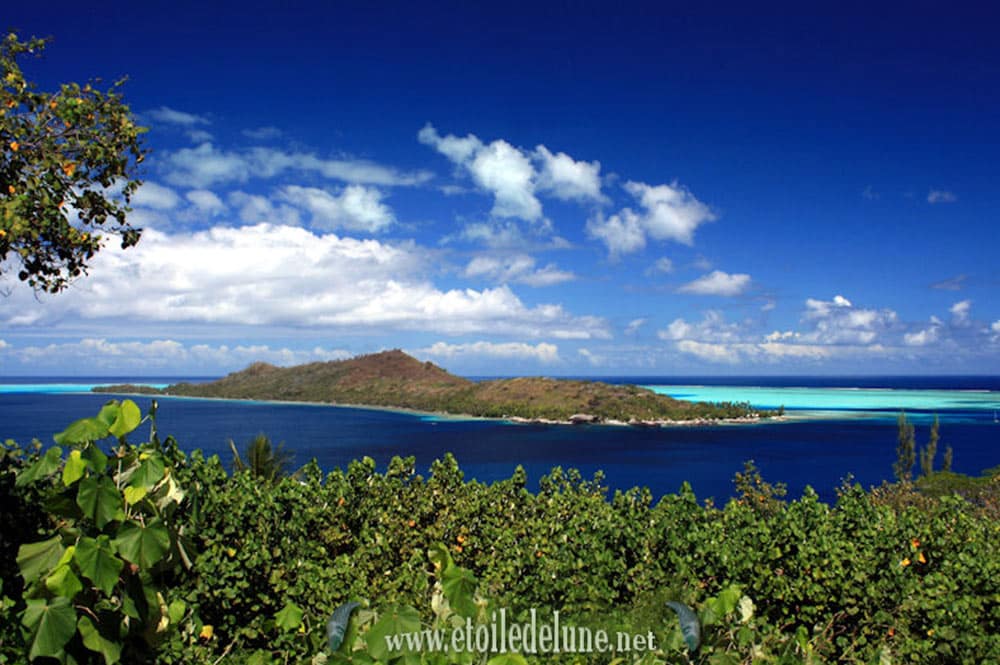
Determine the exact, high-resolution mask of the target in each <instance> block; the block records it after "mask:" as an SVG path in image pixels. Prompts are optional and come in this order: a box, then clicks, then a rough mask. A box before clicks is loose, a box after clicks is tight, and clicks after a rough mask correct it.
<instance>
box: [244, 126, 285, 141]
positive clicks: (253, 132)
mask: <svg viewBox="0 0 1000 665" xmlns="http://www.w3.org/2000/svg"><path fill="white" fill-rule="evenodd" d="M283 133H284V132H282V131H281V130H280V129H278V128H277V127H255V128H253V129H244V130H243V136H245V137H247V138H248V139H253V140H254V141H269V140H271V139H277V138H281V136H282V134H283Z"/></svg>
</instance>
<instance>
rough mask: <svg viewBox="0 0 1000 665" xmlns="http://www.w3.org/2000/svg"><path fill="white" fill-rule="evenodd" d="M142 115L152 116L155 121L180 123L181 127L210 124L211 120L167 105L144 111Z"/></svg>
mask: <svg viewBox="0 0 1000 665" xmlns="http://www.w3.org/2000/svg"><path fill="white" fill-rule="evenodd" d="M143 115H144V116H148V117H150V118H152V119H153V120H155V121H156V122H162V123H165V124H168V125H180V126H181V127H194V126H195V125H210V124H212V122H211V120H209V119H208V118H207V117H205V116H202V115H195V114H194V113H186V112H185V111H178V110H177V109H172V108H170V107H169V106H161V107H160V108H158V109H153V110H152V111H146V112H145V113H144V114H143Z"/></svg>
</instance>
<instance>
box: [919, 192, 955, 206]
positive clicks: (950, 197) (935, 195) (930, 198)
mask: <svg viewBox="0 0 1000 665" xmlns="http://www.w3.org/2000/svg"><path fill="white" fill-rule="evenodd" d="M957 200H958V197H957V196H955V194H953V193H952V192H950V191H948V190H946V189H932V190H931V191H930V192H929V193H928V194H927V202H928V203H931V204H934V203H954V202H955V201H957Z"/></svg>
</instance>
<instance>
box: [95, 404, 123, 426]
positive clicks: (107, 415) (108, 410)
mask: <svg viewBox="0 0 1000 665" xmlns="http://www.w3.org/2000/svg"><path fill="white" fill-rule="evenodd" d="M120 408H121V407H120V405H119V404H118V400H116V399H113V400H110V401H108V402H105V403H104V406H102V407H101V410H100V411H99V412H98V413H97V415H96V416H94V420H97V421H98V422H100V423H102V424H103V425H104V426H105V427H106V428H110V427H111V425H112V423H114V422H115V420H117V419H118V411H119V409H120Z"/></svg>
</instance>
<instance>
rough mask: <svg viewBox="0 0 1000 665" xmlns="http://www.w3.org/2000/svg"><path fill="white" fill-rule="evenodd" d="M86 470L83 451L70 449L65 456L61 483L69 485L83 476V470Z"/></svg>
mask: <svg viewBox="0 0 1000 665" xmlns="http://www.w3.org/2000/svg"><path fill="white" fill-rule="evenodd" d="M86 470H87V461H86V460H85V459H83V453H82V452H81V451H79V450H71V451H70V453H69V457H67V458H66V466H64V467H63V474H62V481H63V485H65V486H66V487H69V486H70V485H72V484H73V483H75V482H76V481H78V480H80V478H83V473H84V471H86Z"/></svg>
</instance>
